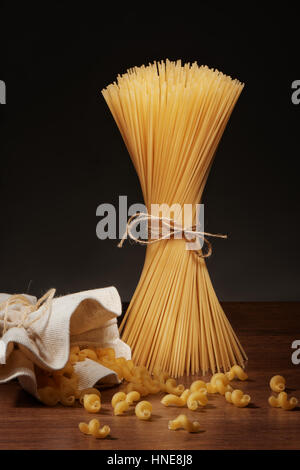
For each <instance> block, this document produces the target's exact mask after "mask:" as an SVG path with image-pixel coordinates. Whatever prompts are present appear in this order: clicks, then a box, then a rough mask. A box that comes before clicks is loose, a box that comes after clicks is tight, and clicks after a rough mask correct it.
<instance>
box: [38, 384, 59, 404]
mask: <svg viewBox="0 0 300 470" xmlns="http://www.w3.org/2000/svg"><path fill="white" fill-rule="evenodd" d="M37 392H38V396H39V398H40V400H41V402H43V403H44V404H45V405H47V406H55V405H57V403H58V402H59V399H60V394H59V392H58V391H57V390H56V389H55V388H54V387H49V386H48V387H44V388H39V389H38V391H37Z"/></svg>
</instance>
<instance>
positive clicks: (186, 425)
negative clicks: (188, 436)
mask: <svg viewBox="0 0 300 470" xmlns="http://www.w3.org/2000/svg"><path fill="white" fill-rule="evenodd" d="M168 428H169V429H171V430H172V431H175V430H176V429H181V428H183V429H185V430H186V431H188V432H199V431H200V423H199V422H198V421H190V420H189V419H188V417H187V416H186V415H179V416H177V418H175V419H173V420H172V421H169V424H168Z"/></svg>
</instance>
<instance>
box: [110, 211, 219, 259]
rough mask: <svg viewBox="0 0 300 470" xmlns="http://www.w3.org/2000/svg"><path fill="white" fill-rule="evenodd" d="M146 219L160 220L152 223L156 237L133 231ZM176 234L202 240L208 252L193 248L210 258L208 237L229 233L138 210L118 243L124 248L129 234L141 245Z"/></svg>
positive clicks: (202, 255)
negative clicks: (139, 234) (142, 235)
mask: <svg viewBox="0 0 300 470" xmlns="http://www.w3.org/2000/svg"><path fill="white" fill-rule="evenodd" d="M144 221H151V222H159V223H158V224H154V227H153V224H151V235H152V236H153V235H154V236H155V238H154V239H151V240H141V239H140V238H137V237H136V236H135V235H134V234H133V233H132V230H133V229H134V227H135V226H136V225H138V224H139V223H140V222H144ZM160 224H161V228H162V229H165V233H162V234H160ZM176 234H182V236H183V238H184V239H185V240H186V241H187V242H190V243H191V241H192V239H193V238H194V239H197V240H201V241H202V242H203V245H206V246H207V251H206V253H203V252H202V248H200V249H198V248H195V249H193V250H192V251H193V252H194V253H196V254H197V256H199V257H200V258H208V257H209V256H210V255H211V254H212V244H211V242H210V241H209V240H207V238H206V237H214V238H227V235H221V234H217V233H209V232H203V231H200V230H197V226H196V225H191V226H187V227H182V225H181V224H179V223H178V222H176V221H175V220H173V219H170V218H169V217H158V216H155V215H151V214H148V213H146V212H136V213H135V214H133V215H132V216H131V217H130V218H129V219H128V222H127V225H126V230H125V232H124V235H123V237H122V238H121V240H120V243H119V244H118V248H122V246H123V243H124V241H125V239H126V238H127V236H129V237H130V238H131V239H132V240H134V241H135V242H136V243H139V244H140V245H151V244H152V243H157V242H159V241H161V240H167V239H170V238H171V237H172V238H174V237H175V235H176Z"/></svg>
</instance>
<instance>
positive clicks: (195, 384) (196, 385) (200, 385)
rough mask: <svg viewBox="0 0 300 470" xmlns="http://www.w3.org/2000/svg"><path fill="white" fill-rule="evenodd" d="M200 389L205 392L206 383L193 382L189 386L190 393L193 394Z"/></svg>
mask: <svg viewBox="0 0 300 470" xmlns="http://www.w3.org/2000/svg"><path fill="white" fill-rule="evenodd" d="M201 388H205V390H206V383H205V382H203V380H195V381H194V382H193V383H192V384H191V386H190V391H191V393H193V392H196V391H197V390H200V389H201Z"/></svg>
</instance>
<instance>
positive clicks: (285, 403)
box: [269, 392, 298, 410]
mask: <svg viewBox="0 0 300 470" xmlns="http://www.w3.org/2000/svg"><path fill="white" fill-rule="evenodd" d="M269 404H270V405H271V406H273V407H275V408H282V409H283V410H293V409H294V408H295V407H296V406H297V404H298V400H297V398H295V397H292V398H290V399H288V396H287V393H286V392H280V393H279V395H278V396H277V397H274V396H271V397H269Z"/></svg>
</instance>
